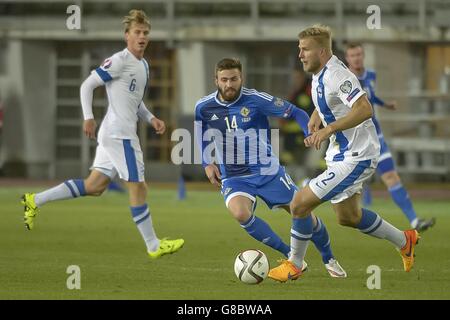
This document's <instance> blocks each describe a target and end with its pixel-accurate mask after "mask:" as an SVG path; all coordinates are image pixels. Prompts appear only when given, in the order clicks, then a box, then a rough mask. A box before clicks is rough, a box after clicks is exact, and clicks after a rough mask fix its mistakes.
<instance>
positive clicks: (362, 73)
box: [345, 42, 436, 232]
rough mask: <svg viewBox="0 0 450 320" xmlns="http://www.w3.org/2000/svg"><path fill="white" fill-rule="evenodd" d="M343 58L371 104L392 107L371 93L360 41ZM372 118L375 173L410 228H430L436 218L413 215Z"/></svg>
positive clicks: (372, 81)
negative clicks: (377, 147)
mask: <svg viewBox="0 0 450 320" xmlns="http://www.w3.org/2000/svg"><path fill="white" fill-rule="evenodd" d="M345 59H346V60H347V63H348V67H349V69H350V71H351V72H353V73H354V74H355V75H356V77H357V78H358V80H359V83H360V84H361V87H362V88H363V89H364V91H366V93H367V96H368V99H369V101H370V103H371V104H372V106H374V107H375V106H379V107H383V108H386V109H388V110H395V109H396V103H395V102H384V101H383V100H381V99H380V98H378V96H377V95H376V94H375V81H376V73H375V71H373V70H369V69H366V68H365V67H364V48H363V46H362V44H361V43H357V42H353V43H348V44H347V47H346V50H345ZM374 111H375V110H374ZM372 121H373V124H374V125H375V129H376V130H377V135H378V139H379V140H380V146H381V150H380V158H379V160H378V166H377V174H378V175H379V176H380V178H381V180H382V181H383V183H384V184H385V185H386V187H387V189H388V191H389V193H390V195H391V197H392V200H394V202H395V204H396V205H397V206H398V207H399V208H400V209H401V210H402V212H403V214H404V215H405V217H406V218H407V219H408V221H409V223H410V224H411V227H413V228H414V229H416V230H417V231H419V232H423V231H425V230H427V229H428V228H430V227H432V226H433V225H434V224H435V222H436V219H435V218H431V219H424V218H419V217H418V216H417V213H416V210H414V206H413V203H412V201H411V199H410V197H409V195H408V191H407V190H406V188H405V187H404V186H403V184H402V181H401V179H400V176H399V175H398V173H397V170H396V169H395V164H394V159H393V158H392V155H391V152H390V150H389V147H388V145H387V143H386V141H385V139H384V135H383V131H382V130H381V126H380V124H379V123H378V120H377V118H376V117H375V112H374V115H373V117H372ZM364 195H366V196H367V195H370V189H369V187H368V185H367V184H366V188H364V189H363V199H364ZM363 205H364V201H363Z"/></svg>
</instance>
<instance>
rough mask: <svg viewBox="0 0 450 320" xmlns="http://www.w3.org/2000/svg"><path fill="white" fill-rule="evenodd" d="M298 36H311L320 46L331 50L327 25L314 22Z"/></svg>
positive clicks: (303, 37) (302, 37)
mask: <svg viewBox="0 0 450 320" xmlns="http://www.w3.org/2000/svg"><path fill="white" fill-rule="evenodd" d="M298 38H299V39H300V40H301V39H305V38H313V39H314V40H316V42H317V43H318V44H319V45H320V46H321V47H322V48H325V49H327V50H328V51H329V52H332V50H331V29H330V27H328V26H325V25H321V24H315V25H313V26H312V27H309V28H306V29H305V30H303V31H302V32H300V33H299V34H298Z"/></svg>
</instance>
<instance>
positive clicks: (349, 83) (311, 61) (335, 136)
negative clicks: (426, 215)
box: [269, 26, 419, 282]
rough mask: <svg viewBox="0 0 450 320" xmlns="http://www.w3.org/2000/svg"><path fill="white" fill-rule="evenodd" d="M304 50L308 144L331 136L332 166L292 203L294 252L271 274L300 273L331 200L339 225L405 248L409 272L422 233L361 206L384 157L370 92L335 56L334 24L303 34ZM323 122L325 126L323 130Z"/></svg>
mask: <svg viewBox="0 0 450 320" xmlns="http://www.w3.org/2000/svg"><path fill="white" fill-rule="evenodd" d="M299 49H300V53H299V59H300V60H301V62H302V63H303V68H304V69H305V71H307V72H311V73H312V74H313V83H312V90H311V92H312V98H313V102H314V106H315V108H316V109H315V111H314V112H313V114H312V115H311V119H310V121H309V123H308V129H309V132H310V133H311V135H310V136H308V137H307V138H305V145H306V146H307V147H311V146H313V147H315V148H316V149H319V148H320V145H321V144H322V142H323V141H325V140H326V139H329V140H330V144H329V147H328V150H327V153H326V157H325V160H326V162H327V169H326V170H325V171H324V172H323V173H322V174H320V175H319V176H317V177H316V178H314V179H312V180H311V181H310V182H309V185H308V186H306V187H304V188H303V189H301V190H300V191H299V192H297V194H296V195H295V197H294V199H293V201H292V202H291V204H290V207H291V213H292V215H293V219H292V228H291V255H290V257H289V259H288V260H283V261H282V262H281V264H280V265H279V266H278V267H276V268H273V269H271V270H270V272H269V277H270V278H272V279H274V280H277V281H281V282H285V281H287V280H289V279H291V280H295V279H298V278H299V277H300V275H301V274H302V271H301V266H302V262H303V259H304V257H305V254H306V249H307V247H308V243H309V240H310V239H311V236H312V233H313V222H312V217H311V211H312V210H314V209H315V208H316V207H317V206H319V205H320V204H321V203H323V202H326V201H328V200H331V203H332V206H333V209H334V211H335V213H336V215H337V218H338V222H339V224H341V225H343V226H348V227H352V228H357V229H359V230H360V231H361V232H363V233H365V234H368V235H371V236H373V237H376V238H380V239H386V240H388V241H389V242H391V243H392V244H393V245H394V246H395V247H396V248H397V249H398V250H399V252H400V255H401V257H402V259H403V267H404V270H405V271H406V272H409V271H410V270H411V268H412V267H413V264H414V249H415V245H416V244H417V242H418V240H419V234H418V232H417V231H416V230H407V231H404V232H403V231H400V230H399V229H397V228H396V227H394V226H392V225H391V224H389V223H388V222H387V221H385V220H384V219H382V218H381V217H380V216H379V215H378V214H376V213H375V212H372V211H370V210H368V209H364V208H363V209H361V207H360V205H359V204H360V193H361V189H362V183H363V182H364V181H365V180H367V179H368V178H369V177H370V176H371V175H372V174H373V173H374V171H375V169H376V167H377V162H378V158H379V155H380V143H379V141H378V138H377V133H376V130H375V126H374V124H373V122H372V120H371V117H372V112H373V110H372V106H371V105H370V102H369V101H368V100H367V96H366V93H365V92H364V90H363V89H362V88H361V86H360V85H359V81H358V79H357V78H356V76H355V75H354V74H353V73H352V72H351V71H350V70H348V69H347V67H346V66H345V65H344V63H343V62H341V61H340V60H339V59H338V58H337V57H336V56H334V55H333V52H332V50H331V32H330V29H329V28H328V27H325V26H313V27H310V28H307V29H305V30H303V31H302V32H300V34H299ZM321 123H322V124H323V125H324V128H322V129H319V128H320V124H321Z"/></svg>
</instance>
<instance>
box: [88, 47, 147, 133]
mask: <svg viewBox="0 0 450 320" xmlns="http://www.w3.org/2000/svg"><path fill="white" fill-rule="evenodd" d="M92 73H93V74H96V75H98V76H99V77H100V78H101V79H102V80H103V82H104V83H105V87H106V93H107V94H108V111H107V112H106V115H105V118H104V119H103V121H102V124H101V127H100V131H99V137H100V136H104V137H111V138H121V139H137V133H136V129H137V121H138V115H137V112H138V108H139V104H140V103H141V102H142V99H143V98H144V94H145V90H146V88H147V85H148V79H149V67H148V63H147V61H145V59H140V60H139V59H138V58H136V57H135V56H134V55H133V54H132V53H131V52H130V51H128V49H124V50H122V51H120V52H117V53H115V54H114V55H113V56H111V57H110V58H108V59H106V60H105V61H104V62H103V64H102V65H101V66H100V67H98V68H97V69H95V70H93V71H92Z"/></svg>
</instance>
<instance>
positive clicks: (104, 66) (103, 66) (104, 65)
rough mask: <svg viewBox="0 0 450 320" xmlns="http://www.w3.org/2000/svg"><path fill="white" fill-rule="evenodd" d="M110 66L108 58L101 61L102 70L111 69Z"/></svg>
mask: <svg viewBox="0 0 450 320" xmlns="http://www.w3.org/2000/svg"><path fill="white" fill-rule="evenodd" d="M111 65H112V60H111V59H110V58H108V59H106V60H105V61H103V63H102V68H103V69H108V68H109V67H111Z"/></svg>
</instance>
